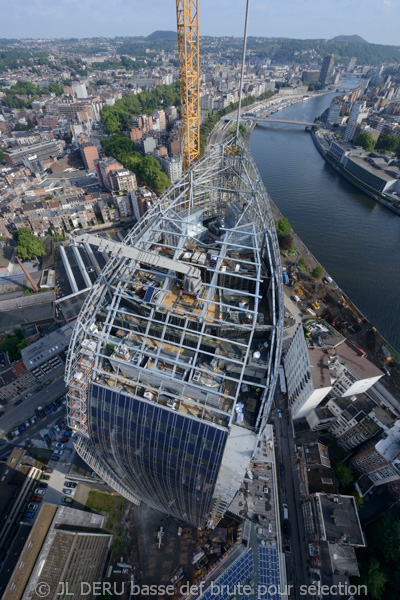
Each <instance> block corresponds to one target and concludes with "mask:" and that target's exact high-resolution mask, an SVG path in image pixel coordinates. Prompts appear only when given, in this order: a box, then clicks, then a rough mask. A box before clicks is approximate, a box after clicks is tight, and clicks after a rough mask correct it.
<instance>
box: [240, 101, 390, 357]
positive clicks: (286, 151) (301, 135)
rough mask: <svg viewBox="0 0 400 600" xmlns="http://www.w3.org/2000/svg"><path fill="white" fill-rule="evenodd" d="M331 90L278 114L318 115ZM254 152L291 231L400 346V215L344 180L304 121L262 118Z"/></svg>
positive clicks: (255, 134) (309, 118)
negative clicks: (269, 121)
mask: <svg viewBox="0 0 400 600" xmlns="http://www.w3.org/2000/svg"><path fill="white" fill-rule="evenodd" d="M334 95H335V94H331V95H327V96H321V97H318V98H312V99H310V100H308V101H306V102H302V103H298V104H294V105H293V106H290V107H288V108H286V109H283V110H281V111H280V112H278V113H275V115H273V116H275V117H278V116H279V118H281V117H282V118H284V119H289V118H292V119H298V120H304V121H313V120H314V118H315V117H316V116H319V115H321V114H322V112H323V111H324V110H325V109H326V108H327V107H328V106H329V104H330V101H331V99H332V98H333V97H334ZM251 152H252V154H253V157H254V160H255V161H256V163H257V166H258V168H259V171H260V174H261V176H262V178H263V181H264V184H265V187H266V189H267V191H268V193H269V195H270V196H271V198H272V199H273V201H274V203H275V204H276V205H277V207H278V208H279V209H280V210H281V212H282V213H283V214H284V215H285V216H286V217H287V218H288V219H289V221H290V224H291V226H292V227H293V229H294V231H295V232H296V233H297V234H298V235H299V236H300V237H301V239H302V240H303V241H304V243H305V244H306V245H307V246H308V248H309V249H310V251H311V252H312V254H314V256H315V257H316V258H317V259H318V260H319V262H320V263H321V264H322V265H323V266H324V267H325V269H326V270H327V272H328V273H329V274H330V275H331V276H332V277H333V279H334V280H335V281H336V282H337V284H338V285H339V286H340V287H341V288H342V289H343V290H344V292H345V293H346V294H347V295H348V296H349V297H350V299H351V300H352V301H353V302H354V303H355V304H356V306H357V307H358V308H359V309H360V310H361V312H363V313H364V314H365V315H366V317H367V318H368V319H369V321H370V322H371V323H372V324H373V325H375V327H377V329H378V330H379V331H380V332H381V334H382V335H383V336H384V337H385V338H386V339H387V340H388V342H390V343H391V344H392V345H393V346H394V348H396V350H398V351H400V216H398V215H396V214H394V213H392V212H391V211H390V210H388V209H387V208H385V207H384V206H381V205H380V204H378V203H377V202H375V201H374V200H372V199H371V198H369V197H368V196H367V195H365V194H363V193H362V192H361V191H360V190H358V189H357V188H355V187H354V186H353V185H352V184H351V183H349V182H348V181H346V180H345V179H343V178H342V177H341V176H340V175H339V174H338V173H337V172H336V171H335V170H334V169H333V168H332V167H331V166H330V165H328V164H327V163H326V162H325V160H324V159H323V158H322V156H321V155H320V154H319V152H318V150H317V149H316V148H315V146H314V143H313V141H312V139H311V135H310V133H309V132H306V131H305V130H304V129H303V128H302V127H299V126H294V125H293V126H291V125H286V124H271V125H265V124H261V125H260V126H257V127H256V128H255V129H254V132H253V134H252V136H251Z"/></svg>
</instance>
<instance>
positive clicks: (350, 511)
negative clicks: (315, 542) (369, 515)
mask: <svg viewBox="0 0 400 600" xmlns="http://www.w3.org/2000/svg"><path fill="white" fill-rule="evenodd" d="M315 497H316V500H317V505H318V509H319V513H320V517H321V519H322V523H321V525H322V528H323V533H322V538H323V539H325V540H327V541H329V542H341V543H343V544H346V545H350V546H365V540H364V534H363V532H362V529H361V525H360V520H359V518H358V510H357V507H356V503H355V499H354V497H353V496H342V495H340V494H320V493H317V494H315Z"/></svg>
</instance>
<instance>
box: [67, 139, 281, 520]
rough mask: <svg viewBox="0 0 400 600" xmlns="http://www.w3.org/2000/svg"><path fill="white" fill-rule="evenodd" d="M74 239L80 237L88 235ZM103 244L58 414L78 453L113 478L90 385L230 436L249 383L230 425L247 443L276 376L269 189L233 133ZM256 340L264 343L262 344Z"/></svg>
mask: <svg viewBox="0 0 400 600" xmlns="http://www.w3.org/2000/svg"><path fill="white" fill-rule="evenodd" d="M215 222H218V231H217V230H215V229H214V230H215V231H217V233H216V234H215V233H212V231H213V223H215ZM204 223H205V224H206V225H204ZM76 241H77V243H79V239H78V240H76ZM82 242H83V243H85V244H87V243H90V242H91V238H90V236H83V237H82ZM102 244H106V245H108V251H110V252H111V258H110V260H109V262H108V263H107V265H106V266H105V268H104V270H103V272H102V273H101V275H100V277H99V278H98V280H97V281H96V283H95V284H94V286H93V288H92V291H91V293H90V294H89V295H88V297H87V298H86V300H85V303H84V305H83V307H82V310H81V313H80V315H79V317H78V320H77V323H76V326H75V329H74V332H73V336H72V340H71V344H70V348H69V352H68V357H67V363H66V382H67V384H68V386H69V393H68V395H67V413H68V420H69V423H70V425H71V426H72V427H73V428H74V429H75V431H77V432H78V433H79V434H81V435H82V436H83V437H84V438H86V440H87V442H85V443H83V442H80V444H79V445H78V447H77V449H78V452H79V451H80V450H82V452H81V454H83V450H84V453H85V460H86V461H87V462H89V464H90V465H91V466H92V468H93V470H95V471H96V472H98V473H99V474H100V475H101V476H102V477H103V478H105V480H106V481H107V483H109V484H110V485H111V486H113V487H114V488H115V485H114V483H113V479H112V478H111V475H110V476H108V475H107V473H109V471H110V470H109V469H108V468H107V465H105V464H104V462H102V461H101V459H97V458H96V448H95V445H93V444H92V439H91V438H92V434H91V423H90V401H91V400H90V394H89V390H90V386H91V385H97V386H102V387H104V388H106V389H112V390H113V392H115V391H118V392H119V393H123V394H126V395H128V396H130V397H132V398H135V399H139V400H140V402H141V403H145V404H146V403H147V404H150V405H154V404H156V405H158V406H160V407H162V409H163V410H165V411H172V412H174V413H177V414H182V415H185V416H190V418H192V419H195V420H197V421H198V422H203V423H208V424H211V425H212V426H213V427H215V428H218V429H220V430H223V431H226V432H227V433H228V435H229V431H230V430H231V428H232V427H234V426H236V425H237V423H238V412H240V410H241V409H240V407H241V405H242V406H243V402H245V401H246V400H245V397H246V393H247V392H248V395H252V396H253V398H254V399H255V401H256V402H257V410H256V414H255V415H254V420H253V421H252V422H250V421H247V420H245V421H244V422H240V427H243V428H244V429H247V430H248V432H249V435H250V437H251V439H252V440H255V443H254V451H255V450H256V447H257V441H258V440H259V439H260V436H262V435H263V430H264V427H265V424H266V422H267V419H268V415H269V410H270V406H271V402H272V399H273V394H274V390H275V386H276V382H277V377H278V367H279V362H280V355H281V338H282V315H283V292H282V273H281V267H280V254H279V246H278V243H277V237H276V231H275V223H274V220H273V217H272V213H271V209H270V205H269V199H268V196H267V194H266V191H265V188H264V186H263V184H262V181H261V178H260V176H259V173H258V171H257V168H256V167H255V165H254V163H253V160H252V158H251V156H250V155H249V153H248V151H247V149H246V148H245V147H244V145H243V144H242V143H241V142H240V141H239V140H236V139H234V138H232V139H230V140H228V141H227V142H225V143H224V144H222V145H221V146H218V147H216V148H215V149H214V150H212V151H211V153H210V154H208V155H207V156H206V157H205V158H204V159H203V160H201V161H199V162H198V163H196V164H195V165H194V166H193V167H192V169H191V170H190V171H189V172H187V173H185V174H184V176H183V177H182V179H181V180H179V181H178V182H176V183H175V185H173V186H172V187H171V188H170V189H169V190H168V192H166V193H165V194H164V195H163V196H162V197H161V198H160V200H159V202H158V204H157V205H156V206H154V207H153V208H152V209H151V210H150V211H148V212H147V213H146V214H145V215H144V216H143V218H142V219H141V220H140V221H139V222H138V223H137V225H136V226H135V227H134V228H133V229H132V230H131V231H130V232H129V233H128V235H127V236H126V238H125V240H124V242H123V244H114V243H112V242H111V243H110V242H109V241H108V240H106V241H104V242H103V241H101V242H99V241H98V240H96V245H97V246H100V248H101V247H102ZM185 253H188V254H185ZM189 254H190V255H191V256H190V257H189ZM197 255H198V256H197ZM205 256H206V259H205V258H204V257H205ZM196 257H197V258H196ZM139 260H141V261H143V262H139ZM202 260H204V261H205V260H206V262H205V263H204V264H202ZM197 272H200V273H201V288H200V289H197V290H196V291H195V292H192V294H190V293H189V294H186V293H184V292H183V284H182V278H184V277H191V276H193V274H195V275H196V273H197ZM196 277H197V275H196ZM179 286H180V289H179ZM153 288H154V289H153ZM149 290H150V291H149ZM147 292H148V295H147ZM265 314H266V315H267V318H268V322H267V323H265V322H264V318H266V317H265ZM260 343H261V344H260ZM260 345H261V346H263V345H265V347H266V348H268V350H264V349H263V351H262V353H261V352H260V351H259V349H260ZM261 354H262V356H261ZM89 448H91V449H92V454H93V455H92V457H91V458H90V456H89V455H90V452H91V451H90V450H89ZM88 457H89V458H88ZM89 459H90V460H89ZM96 461H97V462H98V467H97V469H96V466H95V465H96V464H97V463H96ZM100 471H101V473H100ZM119 480H120V484H121V485H120V487H119V489H120V493H122V494H123V495H125V496H126V497H128V494H126V493H125V494H124V493H123V492H124V489H123V488H124V485H123V478H121V477H120V478H119ZM121 490H122V491H121ZM129 493H130V496H132V491H130V492H129ZM214 504H215V507H216V508H215V514H214V517H215V516H216V515H218V514H219V512H220V513H221V512H223V510H225V508H226V506H227V505H228V504H229V498H223V497H222V496H220V497H219V498H214ZM218 511H219V512H218Z"/></svg>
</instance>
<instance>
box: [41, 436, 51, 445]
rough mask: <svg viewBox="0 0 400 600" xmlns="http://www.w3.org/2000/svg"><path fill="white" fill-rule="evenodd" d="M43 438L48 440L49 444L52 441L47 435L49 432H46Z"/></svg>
mask: <svg viewBox="0 0 400 600" xmlns="http://www.w3.org/2000/svg"><path fill="white" fill-rule="evenodd" d="M43 439H44V441H45V442H47V443H48V444H50V443H51V439H50V438H49V436H48V435H47V433H45V434H44V436H43Z"/></svg>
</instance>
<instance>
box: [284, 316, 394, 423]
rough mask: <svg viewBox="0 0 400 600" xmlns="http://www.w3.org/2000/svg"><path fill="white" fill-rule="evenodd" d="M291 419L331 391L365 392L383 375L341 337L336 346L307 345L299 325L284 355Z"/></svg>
mask: <svg viewBox="0 0 400 600" xmlns="http://www.w3.org/2000/svg"><path fill="white" fill-rule="evenodd" d="M284 366H285V375H286V381H287V386H288V397H289V407H290V409H291V411H292V417H293V419H300V418H302V417H305V416H306V415H307V414H308V413H309V412H310V411H311V410H312V409H314V408H316V407H317V406H318V405H319V404H320V402H321V401H322V400H323V399H324V398H325V397H326V396H327V395H328V394H329V393H330V394H331V396H332V397H337V398H340V397H347V396H353V395H354V396H356V395H357V394H362V393H364V392H366V391H367V390H368V389H369V388H370V387H371V386H372V385H374V384H375V383H376V382H377V381H378V380H379V379H380V378H381V377H382V376H383V373H382V371H381V370H380V369H378V368H377V367H375V365H373V364H372V363H371V362H370V361H369V360H368V359H367V357H366V355H365V353H364V352H363V351H362V350H360V349H359V348H356V347H355V346H353V345H352V344H351V343H350V342H349V341H348V340H344V341H343V342H342V343H341V344H339V345H338V346H336V347H335V348H320V347H313V348H307V344H306V340H305V338H304V334H303V328H302V326H301V325H299V327H298V329H297V330H296V333H295V335H294V336H293V339H292V343H291V345H290V347H289V350H288V352H287V354H286V357H285V359H284Z"/></svg>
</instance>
